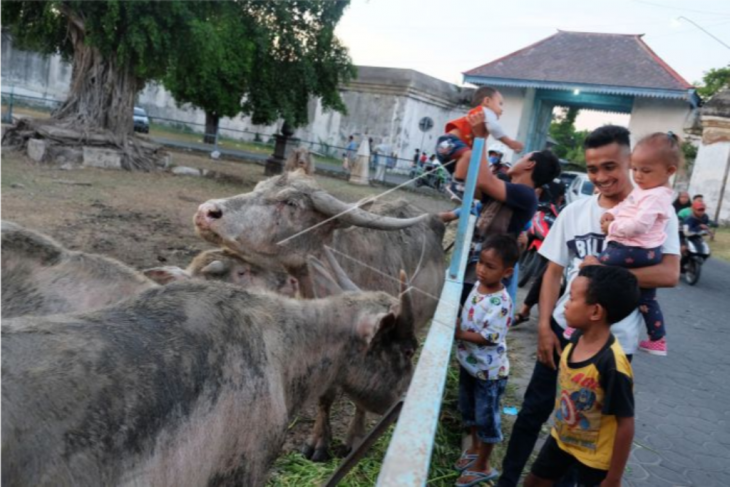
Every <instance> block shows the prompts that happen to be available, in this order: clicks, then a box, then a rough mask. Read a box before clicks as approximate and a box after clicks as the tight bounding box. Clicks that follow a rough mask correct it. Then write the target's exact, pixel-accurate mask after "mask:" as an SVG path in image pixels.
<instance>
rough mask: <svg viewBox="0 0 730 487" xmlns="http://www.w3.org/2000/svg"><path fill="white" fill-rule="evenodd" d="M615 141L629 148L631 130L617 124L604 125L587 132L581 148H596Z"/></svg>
mask: <svg viewBox="0 0 730 487" xmlns="http://www.w3.org/2000/svg"><path fill="white" fill-rule="evenodd" d="M613 143H616V144H618V145H621V146H624V147H626V148H627V149H630V148H631V132H629V129H627V128H626V127H621V126H619V125H604V126H603V127H598V128H597V129H596V130H594V131H593V132H591V133H590V134H588V137H586V139H585V140H584V141H583V149H598V148H599V147H604V146H606V145H609V144H613Z"/></svg>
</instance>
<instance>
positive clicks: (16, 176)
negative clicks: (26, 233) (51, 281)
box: [2, 150, 455, 452]
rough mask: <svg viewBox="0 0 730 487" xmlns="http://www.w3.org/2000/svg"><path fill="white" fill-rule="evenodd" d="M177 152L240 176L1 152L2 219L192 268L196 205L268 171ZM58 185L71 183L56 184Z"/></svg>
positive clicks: (307, 419) (341, 186) (338, 411)
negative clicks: (45, 160)
mask: <svg viewBox="0 0 730 487" xmlns="http://www.w3.org/2000/svg"><path fill="white" fill-rule="evenodd" d="M172 154H173V162H174V163H175V164H176V165H181V166H190V167H196V168H204V169H210V170H215V171H220V172H222V173H226V174H230V175H233V176H235V178H234V179H233V181H235V182H231V181H228V182H226V181H215V180H211V179H207V178H199V177H190V176H174V175H172V174H169V173H142V172H126V171H114V170H102V169H91V168H83V169H76V170H62V169H60V168H59V167H57V166H52V165H48V164H37V163H35V162H33V161H32V160H30V159H29V158H27V157H26V156H25V155H23V154H20V153H18V152H13V151H9V150H3V154H2V156H3V157H2V218H3V219H5V220H10V221H14V222H16V223H18V224H20V225H23V226H25V227H28V228H32V229H35V230H38V231H40V232H42V233H45V234H47V235H50V236H51V237H53V238H55V239H56V240H58V241H59V242H61V243H62V244H63V245H65V246H67V247H68V248H70V249H73V250H80V251H84V252H93V253H98V254H103V255H107V256H110V257H113V258H115V259H118V260H120V261H122V262H124V263H126V264H128V265H131V266H132V267H135V268H138V269H145V268H149V267H156V266H159V265H177V266H180V267H186V266H187V264H188V263H189V262H190V260H191V259H192V258H193V256H194V255H196V254H197V253H198V252H200V251H202V250H205V249H208V248H210V246H209V245H208V244H207V243H206V242H204V241H203V240H201V239H200V238H199V237H198V236H197V235H196V234H195V231H194V226H193V223H192V217H193V215H194V213H195V211H196V210H197V207H198V205H200V204H201V203H203V202H205V201H207V200H208V199H212V198H223V197H228V196H232V195H235V194H240V193H244V192H248V191H251V190H252V189H253V187H254V186H255V185H256V184H257V183H258V182H259V181H261V180H263V179H265V177H264V174H263V173H264V168H263V166H260V165H256V164H252V163H244V162H234V161H226V160H223V161H213V160H211V159H208V158H205V157H201V156H197V155H194V154H191V153H184V152H173V153H172ZM59 180H63V181H66V182H67V183H65V184H58V181H59ZM318 181H319V182H320V184H321V185H322V187H323V188H324V189H326V190H328V191H330V192H331V193H332V194H334V195H335V196H337V197H338V198H341V199H343V200H345V201H352V202H354V201H358V200H360V199H362V198H364V197H366V196H372V195H376V194H380V193H382V192H384V191H386V190H384V189H382V188H373V187H367V186H365V187H363V186H353V185H350V184H348V183H346V182H345V181H341V180H337V179H331V178H326V177H320V176H318ZM68 182H75V183H79V184H68ZM385 198H386V199H395V198H406V199H408V200H409V201H411V202H413V203H414V204H416V205H418V206H419V207H421V208H422V209H424V210H425V211H429V212H438V211H444V210H447V209H450V208H453V207H454V205H453V204H451V203H450V202H448V201H446V200H445V199H440V198H433V197H430V196H422V195H418V194H414V193H412V192H404V191H394V192H392V193H390V194H388V195H387V196H386V197H385ZM452 227H455V226H454V225H452ZM452 231H453V230H452ZM452 239H453V237H451V238H447V239H446V242H450V241H451V240H452ZM353 412H354V406H352V404H350V403H349V401H346V400H344V399H340V400H338V401H337V402H336V403H335V405H334V406H333V408H332V414H331V423H332V429H333V436H334V439H335V441H334V444H337V443H340V442H342V441H343V440H344V438H345V434H346V431H347V427H348V424H349V421H350V419H351V418H352V414H353ZM315 418H316V407H315V406H314V405H310V406H309V407H307V408H306V409H305V410H304V411H303V412H302V414H300V415H299V417H298V418H297V419H296V420H295V421H294V422H293V423H292V426H291V428H290V432H289V435H288V437H287V442H286V445H285V449H284V451H285V452H289V451H300V449H301V447H302V446H303V445H304V442H305V440H306V438H307V437H308V435H309V433H310V430H311V427H312V425H313V424H314V420H315ZM377 419H378V418H376V417H374V416H373V417H372V418H371V423H374V422H375V421H376V420H377Z"/></svg>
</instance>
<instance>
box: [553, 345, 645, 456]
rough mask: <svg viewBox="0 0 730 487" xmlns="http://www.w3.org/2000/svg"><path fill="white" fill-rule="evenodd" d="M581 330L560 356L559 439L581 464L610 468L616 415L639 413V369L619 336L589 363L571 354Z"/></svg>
mask: <svg viewBox="0 0 730 487" xmlns="http://www.w3.org/2000/svg"><path fill="white" fill-rule="evenodd" d="M580 335H581V333H580V332H575V333H574V334H573V337H572V340H571V342H570V343H569V344H568V346H566V347H565V350H563V354H562V356H561V357H560V373H559V375H558V394H557V399H556V404H555V426H554V427H553V429H552V435H553V438H555V440H556V441H557V442H558V446H559V447H560V448H561V449H562V450H563V451H565V452H567V453H569V454H571V455H572V456H573V457H575V458H576V459H577V460H578V461H579V462H581V463H582V464H584V465H587V466H589V467H592V468H597V469H600V470H608V468H609V466H610V464H611V455H612V454H613V443H614V439H615V437H616V417H622V418H630V417H633V416H634V394H633V373H632V371H631V364H630V363H629V360H628V359H627V358H626V354H625V353H624V351H623V349H622V348H621V345H619V343H618V341H617V340H616V339H615V338H614V336H613V335H611V337H610V338H609V340H608V342H607V343H606V345H605V346H604V347H603V348H602V349H601V350H600V351H599V352H598V353H597V354H596V355H594V356H593V357H591V358H590V359H588V360H586V361H584V362H572V361H571V356H572V354H573V349H574V348H575V344H576V343H578V340H579V339H580Z"/></svg>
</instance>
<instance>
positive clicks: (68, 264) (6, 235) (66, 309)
mask: <svg viewBox="0 0 730 487" xmlns="http://www.w3.org/2000/svg"><path fill="white" fill-rule="evenodd" d="M148 273H149V274H150V275H151V276H153V277H154V278H155V279H156V280H157V281H158V282H162V283H164V282H168V281H171V280H178V279H189V278H202V279H217V280H226V281H229V282H232V283H236V284H239V285H241V286H245V287H259V288H263V289H270V290H276V291H280V292H282V293H283V294H293V292H294V289H295V284H294V282H292V279H291V278H290V277H289V276H288V274H287V273H286V271H285V270H283V269H282V268H278V269H277V268H274V269H273V270H272V269H271V268H264V267H262V266H259V265H257V264H255V263H253V261H252V260H251V259H250V258H249V259H248V260H247V259H246V258H245V257H242V256H236V255H232V254H231V253H230V252H226V251H223V250H211V251H207V252H203V253H202V254H200V255H198V256H197V257H196V258H195V259H194V260H193V262H192V263H191V265H190V266H189V267H188V269H187V270H182V269H180V268H175V267H166V268H156V269H152V270H149V271H148ZM157 286H158V284H157V282H155V281H153V280H151V279H148V278H147V277H145V276H144V275H143V274H142V273H140V272H138V271H136V270H134V269H132V268H130V267H128V266H126V265H125V264H122V263H121V262H119V261H117V260H114V259H110V258H108V257H104V256H101V255H97V254H89V253H85V252H76V251H72V250H68V249H66V248H64V247H63V246H62V245H61V244H59V243H58V242H56V241H55V240H53V239H51V238H50V237H47V236H45V235H43V234H41V233H38V232H34V231H32V230H29V229H26V228H23V227H21V226H19V225H17V224H15V223H11V222H8V221H3V222H2V314H3V317H5V318H10V317H13V316H21V315H36V316H42V315H49V314H55V313H71V312H76V311H86V310H91V309H97V308H102V307H104V306H108V305H110V304H114V303H117V302H119V301H122V300H124V299H127V298H129V297H131V296H136V295H137V294H139V293H141V292H143V291H145V290H147V289H152V288H155V287H157Z"/></svg>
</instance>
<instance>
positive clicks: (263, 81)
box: [163, 0, 355, 132]
mask: <svg viewBox="0 0 730 487" xmlns="http://www.w3.org/2000/svg"><path fill="white" fill-rule="evenodd" d="M347 4H348V2H347V1H329V0H317V1H290V2H258V1H239V2H222V3H221V4H220V5H218V6H217V8H216V10H215V12H213V13H211V15H210V16H209V17H208V18H206V19H205V20H204V21H200V20H195V21H194V22H193V23H192V28H191V30H190V35H189V36H188V37H187V38H186V39H184V40H183V41H182V43H183V47H182V49H181V50H179V51H178V52H176V53H175V54H173V59H172V60H171V61H170V63H169V68H168V72H167V73H166V75H165V77H164V78H163V82H164V85H165V87H166V88H168V89H169V90H170V92H171V93H172V94H173V96H174V97H175V99H176V100H177V101H178V102H180V103H191V104H193V105H195V106H197V107H199V108H202V109H203V110H205V111H206V114H207V117H206V118H207V122H209V124H207V125H208V128H207V130H206V132H207V131H209V130H211V129H213V130H214V129H215V125H217V119H218V118H219V117H232V116H235V115H238V114H239V113H244V114H246V115H249V116H251V118H252V121H253V122H254V123H255V124H269V123H272V122H274V121H276V120H277V119H279V118H283V119H284V120H285V121H286V122H288V123H289V124H290V125H292V126H300V125H304V124H306V123H307V122H308V104H309V102H310V100H311V98H312V97H318V98H320V99H321V102H322V105H323V107H324V108H325V109H334V110H338V111H345V105H344V103H343V102H342V99H341V97H340V93H339V86H340V84H342V83H346V82H347V81H349V80H350V79H351V78H352V77H353V76H354V75H355V70H354V67H353V66H352V64H351V61H350V57H349V55H348V53H347V49H346V48H345V47H344V46H343V45H342V44H341V43H340V41H339V40H338V39H337V37H335V35H334V29H335V27H336V25H337V22H338V21H339V20H340V18H341V17H342V14H343V11H344V8H345V7H346V6H347ZM212 19H215V20H212Z"/></svg>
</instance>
